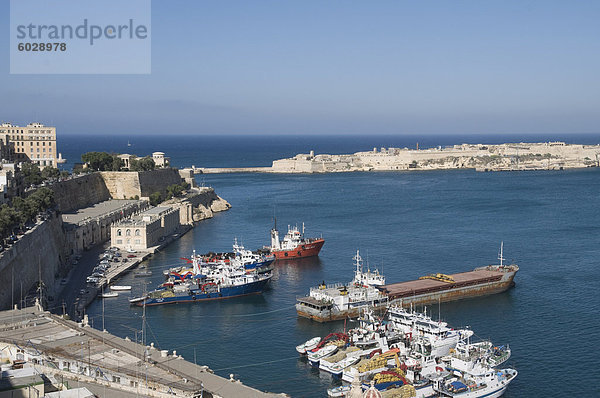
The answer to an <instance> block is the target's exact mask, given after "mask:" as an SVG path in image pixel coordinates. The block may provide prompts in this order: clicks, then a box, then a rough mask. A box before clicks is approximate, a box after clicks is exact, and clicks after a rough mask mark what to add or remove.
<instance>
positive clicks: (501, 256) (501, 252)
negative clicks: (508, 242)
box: [498, 241, 504, 267]
mask: <svg viewBox="0 0 600 398" xmlns="http://www.w3.org/2000/svg"><path fill="white" fill-rule="evenodd" d="M503 252H504V241H501V242H500V253H498V260H500V266H501V267H503V266H504V263H503V261H504V257H503V255H502V254H503Z"/></svg>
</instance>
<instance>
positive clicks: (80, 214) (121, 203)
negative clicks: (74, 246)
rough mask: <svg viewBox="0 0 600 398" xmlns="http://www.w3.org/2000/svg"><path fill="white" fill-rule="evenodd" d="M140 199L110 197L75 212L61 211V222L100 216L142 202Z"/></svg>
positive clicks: (72, 221) (76, 221) (79, 220)
mask: <svg viewBox="0 0 600 398" xmlns="http://www.w3.org/2000/svg"><path fill="white" fill-rule="evenodd" d="M142 202H143V201H141V200H129V199H111V200H106V201H104V202H100V203H97V204H95V205H93V206H90V207H85V208H83V209H79V210H77V211H76V212H69V213H63V215H62V219H63V222H65V223H69V224H78V223H80V222H82V221H84V220H86V219H88V218H90V219H91V218H96V217H101V216H104V215H107V214H110V213H113V212H116V211H120V210H121V209H123V208H125V207H127V206H131V205H133V204H139V203H142Z"/></svg>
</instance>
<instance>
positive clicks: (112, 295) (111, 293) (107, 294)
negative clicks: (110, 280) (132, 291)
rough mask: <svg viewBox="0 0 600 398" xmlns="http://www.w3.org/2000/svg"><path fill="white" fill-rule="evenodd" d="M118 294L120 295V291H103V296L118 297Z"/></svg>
mask: <svg viewBox="0 0 600 398" xmlns="http://www.w3.org/2000/svg"><path fill="white" fill-rule="evenodd" d="M117 296H119V293H117V292H106V293H102V298H110V297H117Z"/></svg>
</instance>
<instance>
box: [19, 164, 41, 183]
mask: <svg viewBox="0 0 600 398" xmlns="http://www.w3.org/2000/svg"><path fill="white" fill-rule="evenodd" d="M21 173H23V180H24V181H25V185H27V186H31V185H37V184H39V183H41V182H42V181H44V179H43V177H42V173H41V171H40V168H39V166H38V165H37V164H35V163H28V162H27V163H23V164H22V165H21Z"/></svg>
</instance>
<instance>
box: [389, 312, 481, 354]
mask: <svg viewBox="0 0 600 398" xmlns="http://www.w3.org/2000/svg"><path fill="white" fill-rule="evenodd" d="M425 310H427V309H425ZM386 315H387V317H388V319H389V321H390V323H389V325H390V327H391V328H392V330H395V331H397V332H398V333H402V334H404V335H405V336H406V337H407V338H408V340H412V339H413V338H415V337H417V336H421V337H424V338H425V339H427V340H428V341H427V349H428V350H429V351H430V352H429V353H428V355H431V356H434V357H441V356H444V355H448V354H449V353H450V350H451V349H454V348H455V347H456V345H457V344H458V342H459V341H461V340H466V339H468V338H469V337H471V336H472V335H473V331H472V330H468V329H462V330H454V329H452V328H450V327H449V326H448V324H447V323H446V322H442V321H436V320H433V319H431V317H429V316H427V313H417V312H413V311H412V310H406V309H404V308H402V306H401V305H390V306H389V307H388V311H387V313H386Z"/></svg>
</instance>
